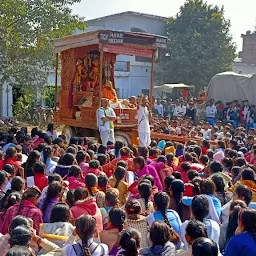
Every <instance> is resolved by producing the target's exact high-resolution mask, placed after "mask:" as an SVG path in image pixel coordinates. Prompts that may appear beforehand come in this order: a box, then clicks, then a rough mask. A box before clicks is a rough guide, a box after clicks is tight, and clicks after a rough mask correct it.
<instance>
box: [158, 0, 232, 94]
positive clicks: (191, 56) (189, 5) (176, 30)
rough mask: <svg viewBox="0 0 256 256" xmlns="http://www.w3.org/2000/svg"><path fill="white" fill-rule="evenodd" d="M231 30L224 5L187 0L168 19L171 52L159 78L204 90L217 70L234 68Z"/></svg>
mask: <svg viewBox="0 0 256 256" xmlns="http://www.w3.org/2000/svg"><path fill="white" fill-rule="evenodd" d="M229 30H230V21H229V20H226V19H225V17H224V9H223V7H222V8H219V7H218V6H212V5H208V4H207V3H205V2H204V1H203V0H187V1H186V2H185V4H184V5H183V6H182V7H181V8H180V11H179V13H178V14H177V16H176V17H175V18H169V19H168V20H167V36H168V38H169V45H168V53H169V54H168V56H163V57H162V62H161V64H160V68H159V69H158V70H157V74H156V77H157V80H159V82H161V83H163V82H164V83H185V84H191V85H195V86H196V89H197V90H200V89H202V88H203V87H204V86H207V85H208V83H209V81H210V79H211V78H212V77H213V76H214V75H215V74H217V73H219V72H224V71H227V70H231V68H232V63H233V60H234V59H235V57H236V53H235V52H236V46H235V44H234V43H233V42H232V37H231V35H230V31H229Z"/></svg>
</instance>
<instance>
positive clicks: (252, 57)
mask: <svg viewBox="0 0 256 256" xmlns="http://www.w3.org/2000/svg"><path fill="white" fill-rule="evenodd" d="M242 37H243V51H242V52H241V53H240V57H241V58H242V61H243V63H246V64H256V33H254V34H249V33H248V34H246V35H242Z"/></svg>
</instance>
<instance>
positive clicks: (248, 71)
mask: <svg viewBox="0 0 256 256" xmlns="http://www.w3.org/2000/svg"><path fill="white" fill-rule="evenodd" d="M233 71H234V72H236V73H238V74H243V75H254V74H256V65H253V64H252V65H249V64H246V63H234V65H233Z"/></svg>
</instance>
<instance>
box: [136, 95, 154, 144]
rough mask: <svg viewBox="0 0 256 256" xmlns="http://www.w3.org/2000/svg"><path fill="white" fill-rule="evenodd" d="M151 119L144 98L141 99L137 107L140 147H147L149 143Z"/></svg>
mask: <svg viewBox="0 0 256 256" xmlns="http://www.w3.org/2000/svg"><path fill="white" fill-rule="evenodd" d="M150 117H151V112H150V108H149V106H148V103H147V100H146V98H144V97H143V98H142V101H141V104H139V105H138V133H139V141H140V146H146V147H148V146H149V145H150V143H151V138H150V125H149V119H150Z"/></svg>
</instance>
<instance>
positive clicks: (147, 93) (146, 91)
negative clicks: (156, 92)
mask: <svg viewBox="0 0 256 256" xmlns="http://www.w3.org/2000/svg"><path fill="white" fill-rule="evenodd" d="M141 93H142V94H144V95H148V96H149V89H142V90H141Z"/></svg>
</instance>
